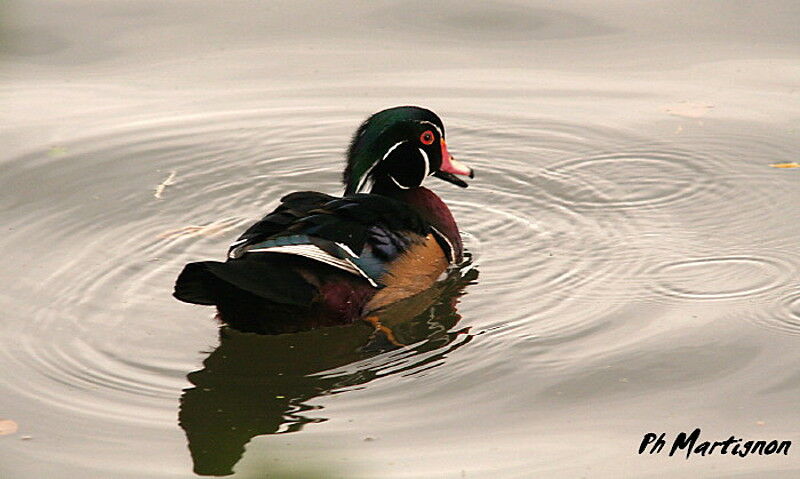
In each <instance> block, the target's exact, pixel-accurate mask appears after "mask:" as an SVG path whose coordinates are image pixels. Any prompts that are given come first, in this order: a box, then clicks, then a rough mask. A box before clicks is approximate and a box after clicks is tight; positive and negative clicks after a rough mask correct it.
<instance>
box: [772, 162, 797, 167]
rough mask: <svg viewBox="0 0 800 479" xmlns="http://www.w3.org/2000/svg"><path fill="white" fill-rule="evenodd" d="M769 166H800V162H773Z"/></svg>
mask: <svg viewBox="0 0 800 479" xmlns="http://www.w3.org/2000/svg"><path fill="white" fill-rule="evenodd" d="M769 166H771V167H773V168H800V163H773V164H771V165H769Z"/></svg>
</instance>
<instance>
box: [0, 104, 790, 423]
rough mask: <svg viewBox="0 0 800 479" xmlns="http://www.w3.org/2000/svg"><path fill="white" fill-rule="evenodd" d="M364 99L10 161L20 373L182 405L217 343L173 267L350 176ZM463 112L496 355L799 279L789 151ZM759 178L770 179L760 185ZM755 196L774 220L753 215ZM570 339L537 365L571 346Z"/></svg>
mask: <svg viewBox="0 0 800 479" xmlns="http://www.w3.org/2000/svg"><path fill="white" fill-rule="evenodd" d="M362 117H363V111H362V110H360V109H359V110H358V111H346V110H341V111H339V110H336V111H333V110H309V109H290V108H285V109H274V110H269V109H265V110H236V111H223V112H219V113H216V114H205V115H193V116H174V117H159V118H158V119H154V120H150V121H148V120H141V119H139V120H136V121H135V122H134V121H131V122H127V123H125V122H122V123H121V124H118V125H111V126H109V127H107V128H106V129H101V130H96V131H87V132H85V136H82V137H80V138H75V139H73V140H72V141H67V142H64V143H61V144H58V145H47V146H42V147H41V148H39V149H37V150H35V151H30V152H29V153H27V154H25V155H24V156H22V157H19V158H15V159H12V160H11V161H10V162H8V165H9V168H8V169H7V170H6V172H5V173H4V175H3V177H2V178H0V188H3V189H4V190H14V191H18V192H19V193H18V194H16V195H13V196H6V197H2V198H1V199H0V220H3V221H4V222H5V223H4V224H6V225H8V231H7V234H6V235H5V236H4V238H3V239H2V241H3V244H4V246H6V247H7V248H8V249H9V250H10V251H15V252H17V254H18V257H17V258H16V260H17V261H18V262H19V264H20V265H21V267H23V266H24V267H29V268H30V271H31V273H30V275H29V277H26V278H24V279H23V280H21V281H20V282H19V283H18V284H15V285H12V287H11V289H10V290H9V291H7V292H4V294H8V295H14V296H15V298H16V301H15V303H14V304H15V306H14V307H15V308H16V310H14V311H11V312H10V313H11V316H10V317H11V318H13V319H12V320H11V321H10V322H9V323H6V327H8V328H14V329H15V337H16V338H17V339H18V340H17V341H16V343H15V344H14V346H13V347H11V348H8V349H5V350H3V351H0V355H2V356H3V358H4V360H5V361H6V362H7V364H9V365H13V366H14V367H12V368H11V369H10V370H9V373H8V374H7V382H8V387H9V389H10V390H13V391H14V392H15V393H17V394H19V395H22V396H24V397H31V398H33V397H35V398H37V400H39V401H44V402H45V403H46V404H47V405H48V406H52V408H53V409H58V408H62V409H68V410H70V411H71V412H73V413H79V414H85V415H92V416H100V417H102V418H105V419H108V420H111V421H124V422H132V423H141V424H146V425H148V426H158V427H166V425H168V424H172V422H173V421H174V408H173V406H174V404H173V403H171V402H170V401H169V400H168V399H170V398H175V397H177V396H178V395H179V394H180V390H181V389H182V388H184V387H185V386H186V381H185V375H186V373H187V372H189V371H194V370H197V368H198V364H199V362H200V361H202V360H203V359H204V354H201V353H200V351H210V350H211V349H213V348H214V346H215V345H214V344H213V341H211V342H209V341H210V340H209V339H208V338H213V337H214V330H215V328H216V325H215V323H214V322H212V321H210V320H207V318H210V316H211V312H210V310H209V309H207V308H206V309H204V308H192V307H188V306H184V305H177V304H176V302H175V301H174V300H173V299H172V298H171V297H170V294H169V293H170V292H171V289H172V284H173V281H174V279H175V276H176V275H177V273H178V272H179V271H180V269H181V267H182V265H183V264H185V263H187V262H189V261H195V260H198V259H203V258H222V257H223V256H224V252H225V249H226V245H227V244H228V243H229V242H230V241H231V240H232V239H233V238H234V237H235V236H236V235H238V234H239V233H240V231H241V230H242V229H243V228H244V227H246V225H248V224H249V223H251V222H252V221H254V220H255V219H257V218H258V217H259V216H260V215H262V214H263V213H264V212H265V211H267V210H269V209H270V208H272V207H273V206H274V205H275V203H276V202H277V199H278V198H280V197H281V196H282V195H284V194H285V193H287V192H291V191H296V190H300V189H309V188H313V189H317V190H320V191H325V192H329V193H338V192H339V191H340V186H339V177H340V172H341V169H342V165H343V152H344V150H345V148H346V146H347V145H346V141H347V138H348V137H349V135H350V134H351V132H352V129H353V128H354V127H355V126H356V125H357V124H358V122H359V121H360V120H361V119H362ZM449 117H452V118H453V121H452V122H448V138H449V139H450V143H451V145H450V147H451V151H453V153H454V154H455V155H456V156H457V157H458V158H459V159H462V160H464V161H465V162H467V163H469V164H470V165H471V166H473V167H474V168H475V170H476V172H477V178H476V179H475V180H473V181H472V182H471V184H470V187H469V188H468V189H466V190H460V189H458V190H457V189H454V188H452V187H451V186H449V185H447V184H445V183H441V182H437V181H436V180H434V179H431V180H430V185H429V186H430V187H432V188H433V189H435V191H437V193H440V194H441V195H442V196H443V198H444V200H445V201H446V202H447V203H448V205H450V207H451V209H452V210H453V213H454V216H455V217H456V219H457V221H458V223H459V225H460V227H461V229H462V230H463V231H464V232H465V235H464V236H465V243H466V245H467V247H468V248H469V249H470V251H471V253H472V256H473V258H474V259H475V267H476V268H477V269H478V270H479V272H480V276H479V279H478V284H477V285H473V286H470V287H468V288H467V290H466V293H467V294H466V295H465V296H464V297H463V298H461V299H459V304H458V314H459V315H461V316H463V318H464V319H463V320H461V323H463V324H464V325H465V326H470V327H472V328H473V329H472V331H473V332H475V333H481V334H482V337H483V338H491V339H492V341H484V342H483V343H482V344H481V346H480V347H481V348H482V349H481V350H482V351H483V352H484V353H486V355H487V356H486V361H488V362H491V361H493V360H495V359H496V360H498V361H499V358H501V357H503V355H504V354H507V351H508V344H507V343H506V341H511V342H513V343H520V344H519V347H520V350H523V349H525V348H527V345H526V344H522V343H523V342H524V341H527V340H528V339H530V338H536V340H537V341H547V344H550V345H554V344H563V343H569V342H572V341H578V340H579V339H580V338H583V337H586V336H588V335H592V334H595V333H597V332H598V331H599V330H600V329H602V328H604V327H606V325H607V323H609V322H610V321H612V320H613V319H610V318H613V314H612V313H613V312H614V311H617V310H618V309H620V308H624V307H625V306H626V305H629V304H630V303H631V302H636V301H639V300H647V299H652V297H653V296H654V295H656V296H657V297H667V298H678V299H682V300H721V299H735V298H740V299H741V298H759V299H764V298H766V297H768V296H769V295H770V294H772V293H774V292H776V291H778V289H779V287H780V286H782V285H785V284H786V283H787V282H790V281H791V279H792V277H793V271H795V270H796V265H797V261H796V258H794V256H793V254H794V253H793V252H792V250H791V241H790V239H789V238H790V237H791V233H792V232H793V230H792V228H796V226H793V225H791V224H790V225H788V226H787V225H782V224H781V223H780V221H779V213H780V211H776V210H775V209H770V208H769V207H768V205H769V204H771V203H774V202H776V201H779V198H780V195H783V194H785V193H786V188H787V186H786V183H785V182H783V183H781V182H775V181H774V180H775V178H774V177H772V176H770V175H775V174H776V173H775V172H774V171H770V170H764V171H763V172H761V170H757V169H754V170H750V169H746V171H739V172H737V171H733V170H732V169H731V168H730V164H731V161H733V160H732V159H731V158H730V155H729V154H728V153H727V152H726V150H725V149H724V148H723V147H722V146H720V147H719V148H716V147H714V148H705V149H704V148H702V147H698V148H697V149H696V150H697V151H695V148H693V146H692V145H695V144H697V145H700V146H702V143H703V141H705V139H704V138H680V139H676V140H675V141H670V142H667V141H665V140H663V139H662V140H658V141H654V140H653V139H652V138H648V137H643V136H641V135H639V134H636V133H633V132H630V131H625V130H620V129H614V128H600V127H591V126H584V125H575V124H569V123H565V122H553V121H545V120H540V119H536V118H522V117H516V118H505V117H500V116H492V115H486V114H483V115H474V114H466V113H459V112H457V111H456V112H451V113H450V114H449ZM784 153H785V152H784V151H783V150H782V149H776V150H775V151H773V152H772V153H771V154H770V156H773V157H779V158H778V159H782V155H784ZM746 177H749V178H750V179H752V180H753V181H754V182H755V183H749V184H757V185H760V187H759V188H758V191H751V190H748V189H747V188H745V187H744V185H746V184H748V183H747V182H745V181H744V179H745V178H746ZM168 178H169V179H171V180H172V181H171V182H166V183H169V184H166V183H165V180H166V179H168ZM162 183H163V184H164V185H163V187H162V188H161V189H160V194H159V195H158V196H160V198H157V197H156V195H155V192H156V188H157V187H158V185H159V184H162ZM770 183H774V184H773V187H772V188H767V186H768V185H770ZM12 213H13V214H12ZM758 214H760V216H758V218H760V221H761V225H762V226H761V227H754V226H752V222H753V218H756V217H757V216H756V215H758ZM742 218H744V219H742ZM725 225H728V226H730V227H731V229H732V230H736V231H745V229H744V228H746V227H750V228H751V229H754V230H758V231H759V232H760V233H761V234H763V241H760V242H759V244H757V245H754V244H746V243H747V242H746V241H743V240H741V238H747V235H743V236H739V235H730V236H725V235H719V234H717V233H719V232H720V231H724V229H725ZM770 228H773V231H779V232H780V234H769V233H766V232H765V231H768V230H770ZM709 235H715V236H714V242H713V244H712V243H709V242H708V237H709ZM752 237H753V235H750V238H751V239H752ZM751 243H752V241H751ZM716 247H718V250H715V248H716ZM748 247H749V248H750V249H748ZM776 248H778V249H776ZM780 248H783V249H785V250H786V251H783V250H781V249H780ZM766 250H773V253H772V254H767V251H766ZM36 265H46V268H41V267H40V268H39V269H37V268H36ZM43 296H46V297H47V298H48V299H47V302H46V303H43V302H42V301H41V297H43ZM779 304H780V305H781V306H779V307H778V309H779V311H778V312H777V313H776V315H775V318H776V319H775V320H767V322H772V323H774V324H775V325H777V326H775V327H778V326H780V327H782V328H784V329H786V330H788V331H789V332H793V329H794V328H795V326H796V325H797V310H798V304H800V303H798V299H797V296H796V295H795V296H791V297H789V298H788V299H785V300H783V302H781V303H779ZM187 332H192V333H191V334H187ZM201 332H202V334H201ZM448 341H454V342H453V344H452V345H451V346H452V347H456V345H458V346H459V347H460V345H465V344H467V343H469V342H470V341H468V340H466V339H464V340H462V339H461V338H459V339H458V340H455V339H452V338H450V339H448ZM476 342H477V341H472V342H471V343H470V347H476V346H475V344H474V343H476ZM523 346H524V347H523ZM452 347H451V348H450V349H447V348H446V349H445V350H444V351H438V350H436V349H435V348H434V349H431V348H430V347H426V348H422V349H424V351H423V350H422V349H420V350H419V351H417V350H416V349H415V350H411V351H410V352H408V351H406V352H401V353H393V354H391V355H388V356H387V357H379V358H376V359H374V360H373V361H372V362H371V363H369V364H366V365H359V366H358V367H366V368H367V369H369V371H370V374H376V375H377V376H387V375H389V374H394V373H393V372H392V371H397V372H401V373H403V374H415V375H416V374H424V372H425V371H427V369H425V368H427V365H428V363H429V362H430V364H432V365H439V364H442V363H443V361H444V357H445V356H446V355H447V354H449V352H450V351H451V350H452ZM464 349H468V348H464ZM525 350H526V351H527V349H525ZM459 353H460V354H463V349H461V350H459ZM576 357H577V356H576ZM555 358H556V359H554V356H553V355H551V356H549V357H547V358H542V360H541V363H540V364H539V366H538V367H540V368H541V369H542V370H545V369H547V368H554V367H558V365H563V364H564V363H565V362H567V359H566V358H563V357H562V358H559V356H558V355H557V354H556V355H555ZM571 360H574V359H571ZM482 364H483V363H481V362H479V363H478V364H476V365H472V364H469V362H468V361H465V362H462V363H461V366H460V367H461V369H460V370H458V372H455V371H456V370H453V371H450V372H448V373H446V374H445V377H446V378H450V379H452V381H451V382H453V383H454V384H455V383H457V382H458V381H457V380H456V379H457V378H456V376H455V375H457V374H467V373H469V372H470V371H474V370H475V369H476V368H481V367H483V366H482ZM420 365H421V366H420ZM14 371H19V373H15V372H14ZM418 371H422V372H418ZM23 376H24V377H23ZM31 376H34V378H33V379H31ZM451 376H452V377H451ZM438 380H440V381H441V378H438ZM454 387H455V386H454ZM64 389H69V390H70V391H71V394H69V395H66V396H65V395H64V394H62V391H63V390H64ZM89 398H91V400H89Z"/></svg>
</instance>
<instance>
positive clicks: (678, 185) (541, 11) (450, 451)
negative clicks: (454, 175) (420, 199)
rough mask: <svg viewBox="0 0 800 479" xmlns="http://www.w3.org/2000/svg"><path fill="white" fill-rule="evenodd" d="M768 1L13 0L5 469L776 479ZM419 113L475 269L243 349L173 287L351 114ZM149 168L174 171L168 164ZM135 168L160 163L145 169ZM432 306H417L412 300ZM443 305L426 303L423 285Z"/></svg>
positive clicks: (264, 204)
mask: <svg viewBox="0 0 800 479" xmlns="http://www.w3.org/2000/svg"><path fill="white" fill-rule="evenodd" d="M799 20H800V8H799V7H798V5H797V3H796V2H790V1H771V2H759V3H750V2H726V3H724V4H720V3H718V2H684V1H677V0H669V1H658V2H647V3H639V2H629V1H617V2H603V3H599V2H591V1H570V2H563V3H559V4H558V5H554V4H552V3H551V2H538V1H529V2H525V1H509V2H480V3H478V2H475V3H470V4H467V5H465V4H464V3H463V2H455V1H452V2H451V1H446V2H422V1H419V2H401V3H397V2H388V1H385V2H384V1H380V2H348V3H342V2H332V1H331V2H315V3H314V4H313V5H311V4H309V5H303V4H297V3H296V2H268V3H267V4H263V5H262V4H256V3H252V2H245V1H236V2H225V4H224V5H222V4H216V3H214V2H207V1H201V2H197V1H192V2H188V1H185V2H184V1H181V2H173V3H170V4H159V3H156V2H149V1H142V2H123V1H119V2H118V1H84V0H81V1H69V2H40V1H38V0H34V1H26V2H13V3H11V4H10V5H7V6H5V7H4V12H3V20H2V22H3V23H2V24H1V25H0V28H2V30H1V31H0V33H1V34H2V40H1V41H0V43H1V46H0V92H2V93H0V95H2V96H1V97H0V98H1V100H0V101H2V104H3V107H2V111H3V113H2V118H3V123H2V127H0V144H2V145H3V154H2V155H0V172H1V174H0V191H2V192H3V194H2V195H0V225H2V228H3V233H4V234H3V235H2V237H0V245H2V247H3V250H4V251H5V252H6V255H5V258H6V261H5V267H3V268H2V270H0V308H1V309H2V311H3V321H2V322H0V335H2V336H1V337H2V348H0V364H2V368H1V369H0V383H2V384H3V387H2V400H0V419H12V420H13V421H15V422H16V423H17V424H18V427H19V429H18V432H16V433H15V434H10V435H6V436H0V475H2V476H3V477H14V478H17V477H19V478H29V477H30V478H38V477H48V478H73V477H86V478H109V477H113V478H118V477H119V478H142V477H148V478H150V477H152V478H167V477H175V478H184V477H195V474H194V472H193V471H197V472H198V473H201V474H226V473H229V472H231V471H235V472H236V476H234V477H260V476H259V474H261V473H263V472H264V471H268V472H271V473H278V472H280V473H285V474H294V475H295V476H296V477H313V476H314V475H318V476H319V477H346V478H357V477H364V478H371V477H385V478H412V477H413V478H439V477H441V478H449V477H487V478H495V477H504V478H505V477H508V478H517V477H519V478H523V477H524V478H528V477H665V476H680V477H795V476H797V475H798V473H800V462H799V461H798V459H797V457H798V456H797V453H796V452H795V451H793V452H792V453H791V454H790V455H789V456H785V457H776V456H765V457H748V458H731V457H730V456H711V457H705V458H693V459H691V460H689V461H686V460H685V459H678V458H675V457H673V458H669V457H666V456H652V457H648V456H639V455H637V454H636V452H637V449H638V445H639V442H640V441H641V438H642V436H643V435H644V434H645V433H646V432H651V431H654V432H668V433H670V434H674V433H677V432H679V431H691V430H692V429H693V428H694V427H701V428H703V435H704V437H705V438H707V439H709V440H724V439H726V438H727V437H728V436H730V435H736V436H737V437H745V438H749V439H759V438H764V439H773V438H774V439H785V440H793V441H796V446H795V447H800V446H798V445H800V436H798V433H797V431H798V430H800V420H798V414H797V412H796V406H797V398H798V393H799V392H800V375H799V374H798V373H797V370H798V366H800V349H798V338H799V337H800V336H799V335H800V281H798V280H800V273H798V265H800V246H799V245H798V241H797V238H798V237H800V219H798V218H800V189H798V184H799V183H798V182H800V176H799V175H800V168H799V169H792V168H785V169H779V168H772V167H770V165H771V164H779V163H792V162H798V161H800V158H799V157H798V151H800V130H799V129H798V128H800V126H799V125H800V115H799V114H798V111H800V82H798V78H800V61H799V59H800V30H798V29H797V28H796V26H797V23H798V21H799ZM397 104H418V105H422V106H426V107H429V108H431V109H433V110H434V111H436V112H437V113H439V114H440V115H441V116H442V118H443V119H444V122H445V124H446V126H447V134H448V144H449V146H450V148H451V151H452V152H453V153H454V155H455V156H456V157H457V158H459V159H461V160H463V161H464V162H466V163H468V164H469V165H470V166H472V167H474V168H475V170H476V171H477V173H478V176H477V178H476V179H475V180H474V181H472V183H471V186H470V187H469V188H468V189H467V190H461V189H457V188H454V187H452V186H451V185H448V184H445V183H442V182H436V180H435V179H433V180H431V181H430V184H429V185H428V186H429V187H431V188H434V189H435V190H436V191H437V193H440V194H441V196H442V197H443V198H444V199H445V201H447V203H448V204H449V205H450V206H451V208H452V210H453V212H454V214H455V216H456V219H457V220H458V222H459V225H460V227H461V229H462V231H463V233H464V236H465V242H466V245H467V247H468V249H469V251H470V253H471V256H472V263H471V265H470V267H469V268H467V269H466V270H465V271H463V272H460V273H459V274H456V275H454V276H452V277H451V278H450V279H449V280H448V281H447V282H445V283H443V284H441V285H440V286H439V289H438V290H437V291H434V292H433V293H436V294H432V295H431V296H430V297H427V298H423V299H422V300H421V302H420V303H415V304H409V305H405V306H404V307H406V308H407V311H411V312H413V313H414V314H412V316H415V317H414V319H413V320H412V321H406V322H398V323H397V324H395V325H394V329H395V332H396V333H397V334H396V336H397V338H395V339H397V341H396V342H398V343H401V344H403V345H405V346H404V347H399V348H398V347H396V345H392V344H391V342H387V341H383V342H381V341H380V340H378V339H380V338H378V339H376V338H374V337H373V336H372V331H371V330H369V328H365V326H364V325H355V326H353V327H349V328H334V329H331V330H327V331H315V332H311V333H304V334H299V335H288V336H279V337H254V336H252V335H242V334H237V333H235V332H231V331H226V330H223V331H220V330H219V328H218V326H217V324H216V323H215V322H214V321H213V320H212V316H213V314H212V312H211V311H209V309H208V308H203V307H195V306H190V305H186V304H182V303H179V302H177V301H175V300H174V299H172V298H171V296H170V293H171V288H172V283H173V281H174V279H175V277H176V275H177V273H178V272H179V271H180V269H181V267H182V265H183V264H185V263H186V262H189V261H196V260H200V259H207V258H208V259H210V258H222V257H223V256H224V252H225V250H226V246H227V244H228V243H229V242H230V241H231V240H232V239H234V238H235V237H236V236H237V235H238V234H239V233H240V232H241V230H242V229H243V228H244V227H246V226H247V225H248V224H249V223H251V222H253V221H254V220H255V219H257V218H258V217H259V216H260V215H262V214H263V213H264V212H265V211H266V210H268V209H270V208H272V207H274V206H275V204H276V202H277V199H278V198H279V197H280V196H282V195H283V194H285V193H287V192H291V191H294V190H298V189H317V190H320V191H324V192H328V193H338V192H340V190H341V187H340V185H339V178H340V172H341V169H342V167H343V158H342V156H343V152H344V150H345V148H346V146H347V142H348V140H349V138H350V135H351V134H352V132H353V130H354V129H355V128H356V126H357V125H358V124H359V122H360V121H362V120H363V118H365V117H366V116H367V115H369V114H370V113H372V112H374V111H377V110H380V109H382V108H385V107H389V106H394V105H397ZM167 180H169V181H167ZM158 185H162V186H161V187H160V188H159V187H158ZM437 295H438V296H437ZM436 297H438V298H439V299H438V300H434V298H436Z"/></svg>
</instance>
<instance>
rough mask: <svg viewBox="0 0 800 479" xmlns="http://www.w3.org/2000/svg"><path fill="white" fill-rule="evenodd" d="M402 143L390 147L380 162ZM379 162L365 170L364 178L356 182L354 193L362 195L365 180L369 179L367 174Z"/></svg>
mask: <svg viewBox="0 0 800 479" xmlns="http://www.w3.org/2000/svg"><path fill="white" fill-rule="evenodd" d="M403 143H405V140H403V141H399V142H397V143H395V144H394V145H392V147H391V148H389V151H387V152H386V154H385V155H383V158H381V161H383V160H385V159H386V157H387V156H389V155H390V154H391V153H392V152H393V151H394V149H395V148H397V147H398V146H400V145H402V144H403ZM381 161H376V162H375V163H373V164H372V166H370V167H369V169H367V171H366V172H365V173H364V176H362V177H361V179H360V180H359V181H358V186H357V187H356V193H362V192H363V188H364V183H365V182H366V181H367V178H368V177H369V174H370V173H371V172H372V170H373V169H374V168H375V167H376V166H378V163H380V162H381Z"/></svg>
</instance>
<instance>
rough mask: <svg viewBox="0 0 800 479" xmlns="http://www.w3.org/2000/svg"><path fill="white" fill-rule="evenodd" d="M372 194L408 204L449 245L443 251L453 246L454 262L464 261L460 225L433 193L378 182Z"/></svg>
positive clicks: (423, 188) (427, 190) (422, 188)
mask: <svg viewBox="0 0 800 479" xmlns="http://www.w3.org/2000/svg"><path fill="white" fill-rule="evenodd" d="M370 193H373V194H379V195H383V196H388V197H389V198H393V199H396V200H399V201H402V202H404V203H406V204H407V205H408V206H409V207H411V209H413V210H414V211H415V212H416V213H417V214H419V215H420V216H421V217H422V218H423V219H424V220H425V221H427V222H428V223H429V224H430V225H431V226H432V227H434V228H436V230H437V231H438V232H439V233H440V234H441V235H443V236H444V237H445V238H446V239H447V242H449V245H442V249H445V250H447V249H450V248H449V246H452V250H453V257H452V258H451V260H452V261H454V262H456V263H460V262H461V261H462V259H463V252H464V247H463V244H462V241H461V234H460V233H459V231H458V225H456V220H455V219H454V218H453V214H452V213H451V212H450V208H448V207H447V205H446V204H445V202H444V201H442V199H441V198H439V196H437V195H436V193H434V192H433V191H431V190H429V189H427V188H425V187H423V186H419V187H416V188H408V189H401V188H398V187H397V186H396V185H394V184H391V183H389V184H387V183H383V182H378V183H376V184H375V186H374V187H373V188H372V191H371V192H370Z"/></svg>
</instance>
